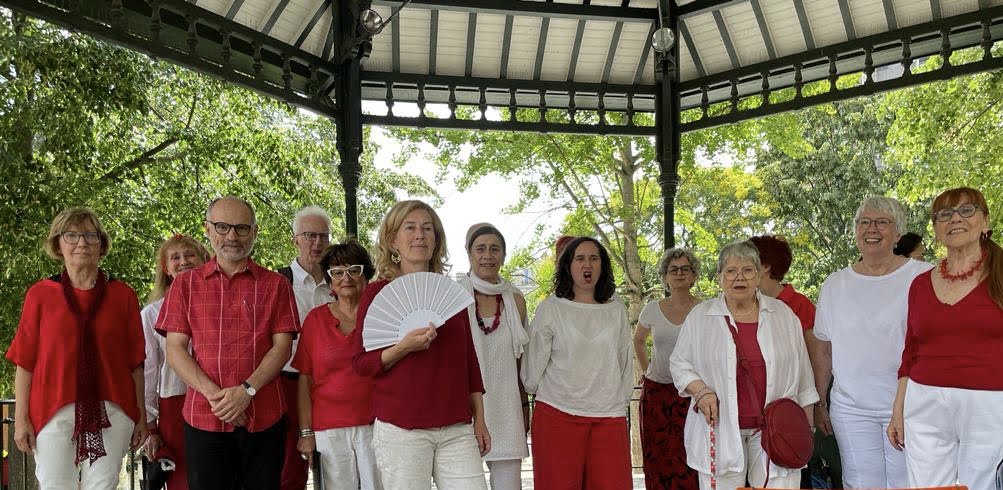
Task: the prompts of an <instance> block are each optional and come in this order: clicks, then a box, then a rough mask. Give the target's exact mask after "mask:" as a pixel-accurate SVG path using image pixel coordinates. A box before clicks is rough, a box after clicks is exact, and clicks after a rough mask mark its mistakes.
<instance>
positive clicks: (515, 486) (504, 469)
mask: <svg viewBox="0 0 1003 490" xmlns="http://www.w3.org/2000/svg"><path fill="white" fill-rule="evenodd" d="M486 463H487V465H488V471H490V472H491V490H519V489H521V488H522V460H521V459H500V460H497V461H487V462H486Z"/></svg>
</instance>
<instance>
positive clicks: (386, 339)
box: [362, 272, 474, 351]
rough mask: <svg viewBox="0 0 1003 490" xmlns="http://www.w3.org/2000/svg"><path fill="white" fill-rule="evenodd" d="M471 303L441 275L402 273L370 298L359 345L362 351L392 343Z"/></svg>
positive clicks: (439, 325)
mask: <svg viewBox="0 0 1003 490" xmlns="http://www.w3.org/2000/svg"><path fill="white" fill-rule="evenodd" d="M473 303H474V297H473V296H471V295H470V293H468V292H467V291H466V290H465V289H463V286H460V285H459V284H457V283H456V282H455V281H453V280H452V279H450V278H448V277H446V276H444V275H442V274H434V273H431V272H412V273H410V274H405V275H403V276H401V277H398V278H397V279H394V280H393V281H392V282H390V284H388V285H387V286H386V287H384V288H383V289H382V290H380V292H379V294H377V295H376V297H375V298H373V302H372V303H371V304H370V305H369V311H368V312H366V319H365V321H364V323H363V325H364V326H363V329H362V345H363V346H364V347H365V348H366V351H371V350H374V349H382V348H383V347H387V346H391V345H394V344H396V343H397V342H399V341H400V339H402V338H404V336H405V335H407V334H408V332H411V331H412V330H416V329H419V328H425V327H427V326H428V324H429V323H433V324H435V326H436V327H441V326H442V324H443V323H446V320H448V319H449V318H450V317H452V316H453V315H455V314H457V313H459V312H461V311H463V310H464V309H466V308H467V307H468V306H470V305H472V304H473Z"/></svg>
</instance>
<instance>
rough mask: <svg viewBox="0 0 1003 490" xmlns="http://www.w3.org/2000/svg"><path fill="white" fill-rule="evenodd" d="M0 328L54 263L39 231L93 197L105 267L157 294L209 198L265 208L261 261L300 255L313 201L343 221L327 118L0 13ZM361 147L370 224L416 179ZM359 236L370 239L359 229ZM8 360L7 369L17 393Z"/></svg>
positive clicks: (6, 380) (419, 186)
mask: <svg viewBox="0 0 1003 490" xmlns="http://www.w3.org/2000/svg"><path fill="white" fill-rule="evenodd" d="M0 54H2V58H0V59H3V60H4V63H5V64H4V65H2V67H0V100H2V102H0V150H2V151H0V225H3V226H4V227H5V229H7V230H12V231H13V232H14V233H8V234H7V235H5V236H4V238H3V241H2V242H0V263H2V264H4V268H3V270H2V274H0V307H2V311H0V333H2V337H3V341H4V342H5V343H6V344H7V345H9V343H10V341H11V339H12V337H13V333H14V330H15V328H16V325H17V322H18V319H19V315H20V311H21V301H22V298H23V297H24V292H25V290H26V289H27V287H28V286H29V285H30V284H32V283H33V282H35V281H37V280H38V279H40V278H42V277H44V276H47V275H49V274H53V273H56V272H58V268H59V265H58V264H57V263H56V262H53V261H51V260H50V259H48V258H47V257H46V256H45V255H44V254H43V253H42V251H41V248H40V246H39V243H40V241H41V240H42V239H43V238H44V237H45V236H47V233H48V225H49V223H50V222H51V220H52V218H53V217H54V216H55V215H56V213H58V212H59V210H61V209H63V208H66V207H69V206H74V205H88V206H91V207H92V208H94V209H95V210H96V211H97V213H98V214H99V216H101V217H102V220H103V222H104V225H105V227H106V228H107V230H108V232H109V234H110V235H111V238H112V242H113V245H112V250H111V253H110V255H109V256H108V257H107V258H106V259H105V260H104V262H103V263H102V267H103V268H105V269H106V270H108V271H109V272H110V273H111V274H112V275H113V276H115V277H117V278H119V279H121V280H123V281H125V282H127V283H128V284H130V285H132V286H133V287H134V288H135V289H136V290H137V292H138V293H139V295H140V297H143V296H145V294H146V292H147V291H149V287H150V285H149V281H150V280H151V278H152V276H153V267H154V265H153V262H154V251H155V250H156V247H157V246H158V244H159V242H160V241H161V240H163V239H164V238H166V237H168V236H170V235H171V234H173V233H176V232H183V233H189V234H191V235H193V236H196V237H199V236H201V235H202V234H203V231H202V223H203V220H204V218H203V213H204V211H205V207H206V205H207V204H208V201H209V200H210V199H211V198H212V197H215V196H220V195H224V194H236V195H239V196H242V197H245V198H247V199H249V200H250V201H251V202H252V203H253V204H254V206H255V208H256V211H257V220H258V224H259V226H260V229H261V231H260V234H259V237H258V241H257V244H256V252H255V258H256V260H257V261H259V262H260V263H261V264H263V265H265V266H267V267H277V266H279V265H284V264H285V263H287V262H288V261H289V260H290V259H291V258H292V257H293V255H294V254H295V252H294V249H293V247H292V244H291V240H290V235H291V230H290V220H291V218H292V215H293V213H294V212H295V211H296V209H298V208H299V207H301V206H303V205H306V204H317V205H320V206H322V207H324V208H326V209H327V210H328V211H329V212H330V213H331V216H332V218H334V231H335V233H336V234H337V230H339V229H340V228H342V226H343V225H342V223H343V221H342V216H343V215H344V210H343V204H342V203H343V202H344V199H343V191H342V188H341V183H340V180H339V179H338V176H337V173H336V165H337V161H338V157H337V152H336V150H335V148H334V141H335V128H334V125H333V123H332V122H331V121H329V120H327V119H323V118H318V117H316V116H313V115H311V114H309V113H305V112H302V111H298V110H294V109H292V108H290V107H287V106H285V105H283V104H281V103H278V102H275V101H272V100H269V99H265V98H263V97H260V96H258V95H255V94H253V93H250V92H248V91H246V90H242V89H238V88H235V87H233V86H230V85H227V84H225V83H222V82H219V81H216V80H213V79H211V78H209V77H205V76H201V75H197V74H194V73H191V72H189V71H187V70H184V69H181V68H178V67H176V66H173V65H169V64H165V63H160V62H155V61H152V60H150V59H149V58H147V57H145V56H142V55H139V54H137V53H134V52H131V51H128V50H125V49H121V48H117V47H114V46H111V45H108V44H105V43H102V42H98V41H95V40H93V39H91V38H89V37H86V36H81V35H75V34H69V33H67V32H65V31H62V30H60V29H58V28H56V27H54V26H51V25H49V24H46V23H43V22H40V21H36V20H32V19H29V18H26V17H24V16H21V15H19V14H14V13H11V12H9V11H0ZM366 150H367V151H366V153H365V154H364V155H363V169H364V175H363V179H362V182H361V191H360V206H359V208H360V210H361V212H362V214H361V216H360V224H361V226H362V227H363V228H364V229H365V228H366V227H368V228H374V227H375V226H376V224H377V223H378V222H379V220H380V219H381V218H382V215H383V214H384V212H385V210H386V209H387V207H388V206H389V205H390V203H392V202H393V201H394V200H395V199H396V194H395V193H396V191H397V190H398V189H406V190H408V191H409V192H411V193H412V194H418V195H422V194H424V195H429V194H433V191H432V190H431V188H430V187H429V186H428V185H427V184H425V183H424V182H422V181H421V180H420V179H418V178H416V177H413V176H410V175H407V174H401V173H395V172H376V171H374V169H373V166H372V159H373V155H374V154H375V152H376V150H377V148H376V147H375V146H374V145H369V146H368V147H367V149H366ZM361 238H362V239H363V240H364V241H365V240H368V237H361ZM11 380H12V367H11V365H10V364H9V363H4V365H3V368H2V370H0V381H2V382H0V390H3V391H4V392H5V393H7V395H8V396H9V395H10V394H11Z"/></svg>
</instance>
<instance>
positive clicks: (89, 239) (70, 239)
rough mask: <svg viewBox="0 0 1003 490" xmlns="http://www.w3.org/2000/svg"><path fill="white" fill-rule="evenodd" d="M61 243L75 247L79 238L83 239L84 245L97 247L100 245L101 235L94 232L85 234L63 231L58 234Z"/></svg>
mask: <svg viewBox="0 0 1003 490" xmlns="http://www.w3.org/2000/svg"><path fill="white" fill-rule="evenodd" d="M59 236H61V237H62V238H63V241H64V242H66V243H68V244H70V245H76V244H77V242H79V241H80V237H83V238H84V243H86V244H88V245H97V244H98V243H101V234H100V233H98V232H96V231H88V232H86V233H77V232H75V231H64V232H63V233H62V234H60V235H59Z"/></svg>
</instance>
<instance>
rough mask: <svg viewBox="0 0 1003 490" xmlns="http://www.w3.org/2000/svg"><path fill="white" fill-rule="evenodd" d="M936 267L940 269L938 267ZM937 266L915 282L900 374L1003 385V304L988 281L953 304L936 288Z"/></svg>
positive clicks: (972, 385)
mask: <svg viewBox="0 0 1003 490" xmlns="http://www.w3.org/2000/svg"><path fill="white" fill-rule="evenodd" d="M933 270H936V269H933ZM932 273H933V271H929V272H925V273H923V274H920V275H918V276H916V279H914V280H913V282H912V286H911V287H910V288H909V317H908V324H907V325H908V326H907V327H906V337H905V349H903V351H902V365H901V367H899V377H900V378H901V377H904V376H908V377H909V379H911V380H913V381H915V382H917V383H921V384H924V385H928V386H942V387H948V388H963V389H969V390H994V391H1000V390H1003V377H1001V376H1000V373H1001V372H1003V355H1001V353H1003V309H1000V307H999V306H998V305H996V303H994V302H993V300H992V297H990V296H989V286H988V284H987V283H986V281H982V282H981V283H979V285H978V286H976V287H975V289H973V290H972V292H970V293H968V296H965V297H964V298H962V299H961V301H958V302H957V303H955V304H953V305H945V304H943V303H941V302H940V300H939V299H937V295H936V294H934V292H933V282H932V280H931V275H930V274H932Z"/></svg>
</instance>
